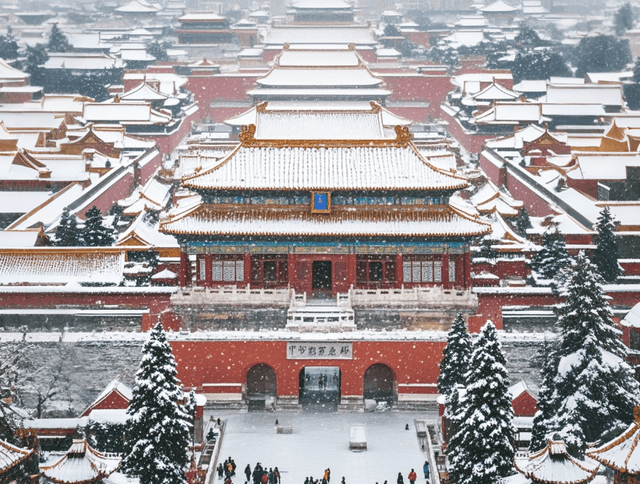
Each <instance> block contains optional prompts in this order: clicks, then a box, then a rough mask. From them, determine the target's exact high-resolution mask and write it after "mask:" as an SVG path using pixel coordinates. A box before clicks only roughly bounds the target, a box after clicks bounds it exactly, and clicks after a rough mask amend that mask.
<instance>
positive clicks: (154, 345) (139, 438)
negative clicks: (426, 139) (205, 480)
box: [123, 323, 192, 484]
mask: <svg viewBox="0 0 640 484" xmlns="http://www.w3.org/2000/svg"><path fill="white" fill-rule="evenodd" d="M176 375H177V372H176V362H175V360H174V359H173V354H172V352H171V346H170V345H169V343H168V342H167V336H166V334H165V332H164V329H163V327H162V323H158V324H157V325H156V326H155V327H154V328H153V330H151V333H150V335H149V340H148V341H147V342H146V343H145V345H144V348H143V350H142V361H141V362H140V368H139V369H138V372H137V373H136V385H135V387H134V389H133V396H132V398H131V401H130V402H129V408H128V409H127V415H128V416H129V418H128V420H127V428H128V432H127V438H126V441H125V446H124V447H125V449H124V455H125V457H124V459H123V468H124V470H125V472H127V473H128V474H130V475H137V476H139V477H140V484H186V478H185V469H186V466H187V464H188V461H189V459H188V447H189V441H190V438H189V433H190V431H191V428H192V425H191V417H190V415H188V413H187V412H186V411H185V408H183V406H182V405H180V404H179V403H182V402H183V401H184V397H185V395H184V393H183V391H182V389H181V388H180V381H179V380H178V378H177V376H176Z"/></svg>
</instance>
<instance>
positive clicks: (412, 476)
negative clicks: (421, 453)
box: [407, 469, 418, 484]
mask: <svg viewBox="0 0 640 484" xmlns="http://www.w3.org/2000/svg"><path fill="white" fill-rule="evenodd" d="M407 478H408V479H409V482H410V483H411V484H415V482H416V479H417V478H418V475H417V474H416V471H414V470H413V469H411V472H409V475H408V476H407Z"/></svg>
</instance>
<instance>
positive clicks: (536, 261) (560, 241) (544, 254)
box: [530, 228, 570, 285]
mask: <svg viewBox="0 0 640 484" xmlns="http://www.w3.org/2000/svg"><path fill="white" fill-rule="evenodd" d="M569 262H570V258H569V254H568V253H567V245H566V242H565V239H564V235H562V234H561V233H560V232H558V229H557V228H555V229H554V230H553V231H552V230H551V229H547V230H546V231H545V233H544V234H542V249H540V250H539V251H538V252H536V253H535V254H534V255H533V257H532V258H531V264H530V265H531V276H532V277H533V280H534V281H535V283H536V284H538V285H551V283H552V282H553V279H554V278H556V277H558V275H559V274H560V272H561V271H562V270H563V269H564V268H566V267H567V266H568V265H569Z"/></svg>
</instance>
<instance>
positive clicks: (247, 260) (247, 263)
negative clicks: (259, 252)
mask: <svg viewBox="0 0 640 484" xmlns="http://www.w3.org/2000/svg"><path fill="white" fill-rule="evenodd" d="M250 282H251V254H244V285H245V287H246V286H247V284H249V283H250Z"/></svg>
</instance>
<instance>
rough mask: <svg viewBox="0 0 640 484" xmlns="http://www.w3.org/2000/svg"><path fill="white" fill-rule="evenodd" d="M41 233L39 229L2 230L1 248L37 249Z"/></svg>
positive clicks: (0, 233)
mask: <svg viewBox="0 0 640 484" xmlns="http://www.w3.org/2000/svg"><path fill="white" fill-rule="evenodd" d="M12 203H15V202H13V201H12ZM14 210H15V208H14ZM40 233H41V232H40V230H39V229H27V230H0V247H2V248H7V247H11V248H17V247H35V246H36V242H37V241H38V237H39V236H40Z"/></svg>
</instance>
